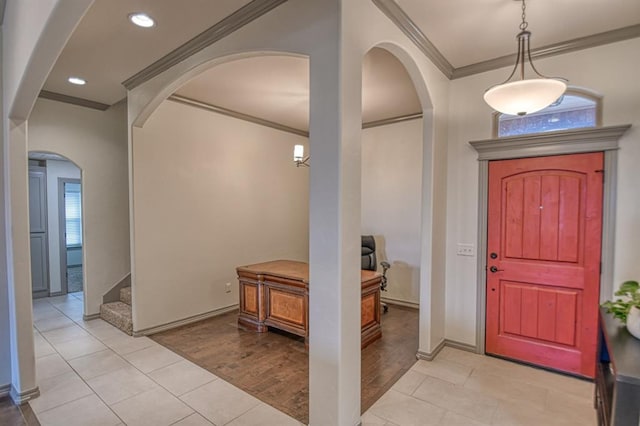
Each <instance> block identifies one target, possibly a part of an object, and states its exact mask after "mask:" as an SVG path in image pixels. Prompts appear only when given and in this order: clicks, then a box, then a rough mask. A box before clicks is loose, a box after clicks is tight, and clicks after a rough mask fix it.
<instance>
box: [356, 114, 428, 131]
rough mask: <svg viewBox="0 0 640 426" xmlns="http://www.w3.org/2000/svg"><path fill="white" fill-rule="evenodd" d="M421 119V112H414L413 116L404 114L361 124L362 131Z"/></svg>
mask: <svg viewBox="0 0 640 426" xmlns="http://www.w3.org/2000/svg"><path fill="white" fill-rule="evenodd" d="M419 118H422V113H421V112H416V113H414V114H406V115H400V116H398V117H391V118H384V119H382V120H375V121H368V122H366V123H362V128H363V129H370V128H372V127H379V126H386V125H387V124H395V123H402V122H403V121H410V120H417V119H419Z"/></svg>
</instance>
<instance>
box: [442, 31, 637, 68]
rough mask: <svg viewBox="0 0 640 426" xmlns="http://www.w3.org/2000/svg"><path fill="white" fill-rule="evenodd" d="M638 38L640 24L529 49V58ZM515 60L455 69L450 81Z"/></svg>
mask: <svg viewBox="0 0 640 426" xmlns="http://www.w3.org/2000/svg"><path fill="white" fill-rule="evenodd" d="M636 37H640V24H637V25H631V26H628V27H623V28H618V29H615V30H611V31H605V32H603V33H598V34H592V35H590V36H586V37H579V38H574V39H571V40H567V41H561V42H560V43H554V44H549V45H547V46H542V47H538V48H536V49H531V58H532V59H539V58H545V57H548V56H555V55H563V54H565V53H569V52H575V51H577V50H582V49H588V48H590V47H596V46H602V45H604V44H609V43H615V42H618V41H623V40H628V39H631V38H636ZM515 60H516V54H515V53H514V54H511V55H505V56H501V57H499V58H494V59H489V60H487V61H482V62H477V63H475V64H471V65H466V66H464V67H460V68H455V69H454V70H453V75H452V76H451V79H452V80H455V79H456V78H462V77H468V76H470V75H473V74H480V73H483V72H486V71H492V70H496V69H498V68H504V67H508V66H513V64H514V63H515Z"/></svg>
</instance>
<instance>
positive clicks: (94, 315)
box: [82, 313, 100, 321]
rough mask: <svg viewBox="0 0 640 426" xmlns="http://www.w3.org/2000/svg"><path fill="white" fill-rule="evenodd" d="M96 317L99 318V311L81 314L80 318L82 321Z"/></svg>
mask: <svg viewBox="0 0 640 426" xmlns="http://www.w3.org/2000/svg"><path fill="white" fill-rule="evenodd" d="M98 318H100V313H97V314H89V315H82V319H83V320H84V321H91V320H94V319H98Z"/></svg>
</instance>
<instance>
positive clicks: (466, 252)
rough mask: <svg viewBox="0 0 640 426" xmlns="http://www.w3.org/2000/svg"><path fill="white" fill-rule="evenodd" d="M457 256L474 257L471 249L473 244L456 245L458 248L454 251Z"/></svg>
mask: <svg viewBox="0 0 640 426" xmlns="http://www.w3.org/2000/svg"><path fill="white" fill-rule="evenodd" d="M456 254H457V255H458V256H474V255H475V251H474V249H473V244H461V243H458V248H457V251H456Z"/></svg>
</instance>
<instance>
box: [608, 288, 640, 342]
mask: <svg viewBox="0 0 640 426" xmlns="http://www.w3.org/2000/svg"><path fill="white" fill-rule="evenodd" d="M614 295H615V296H621V298H618V299H616V300H613V301H611V300H608V301H606V302H604V303H603V304H602V306H603V307H604V308H606V309H607V312H609V313H611V314H613V316H614V317H616V318H618V319H620V320H621V321H622V322H623V323H625V324H626V325H627V330H629V333H631V334H632V335H633V336H634V337H636V338H637V339H640V285H639V284H638V282H637V281H625V282H624V283H622V285H621V286H620V288H619V289H618V291H616V292H615V293H614Z"/></svg>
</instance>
